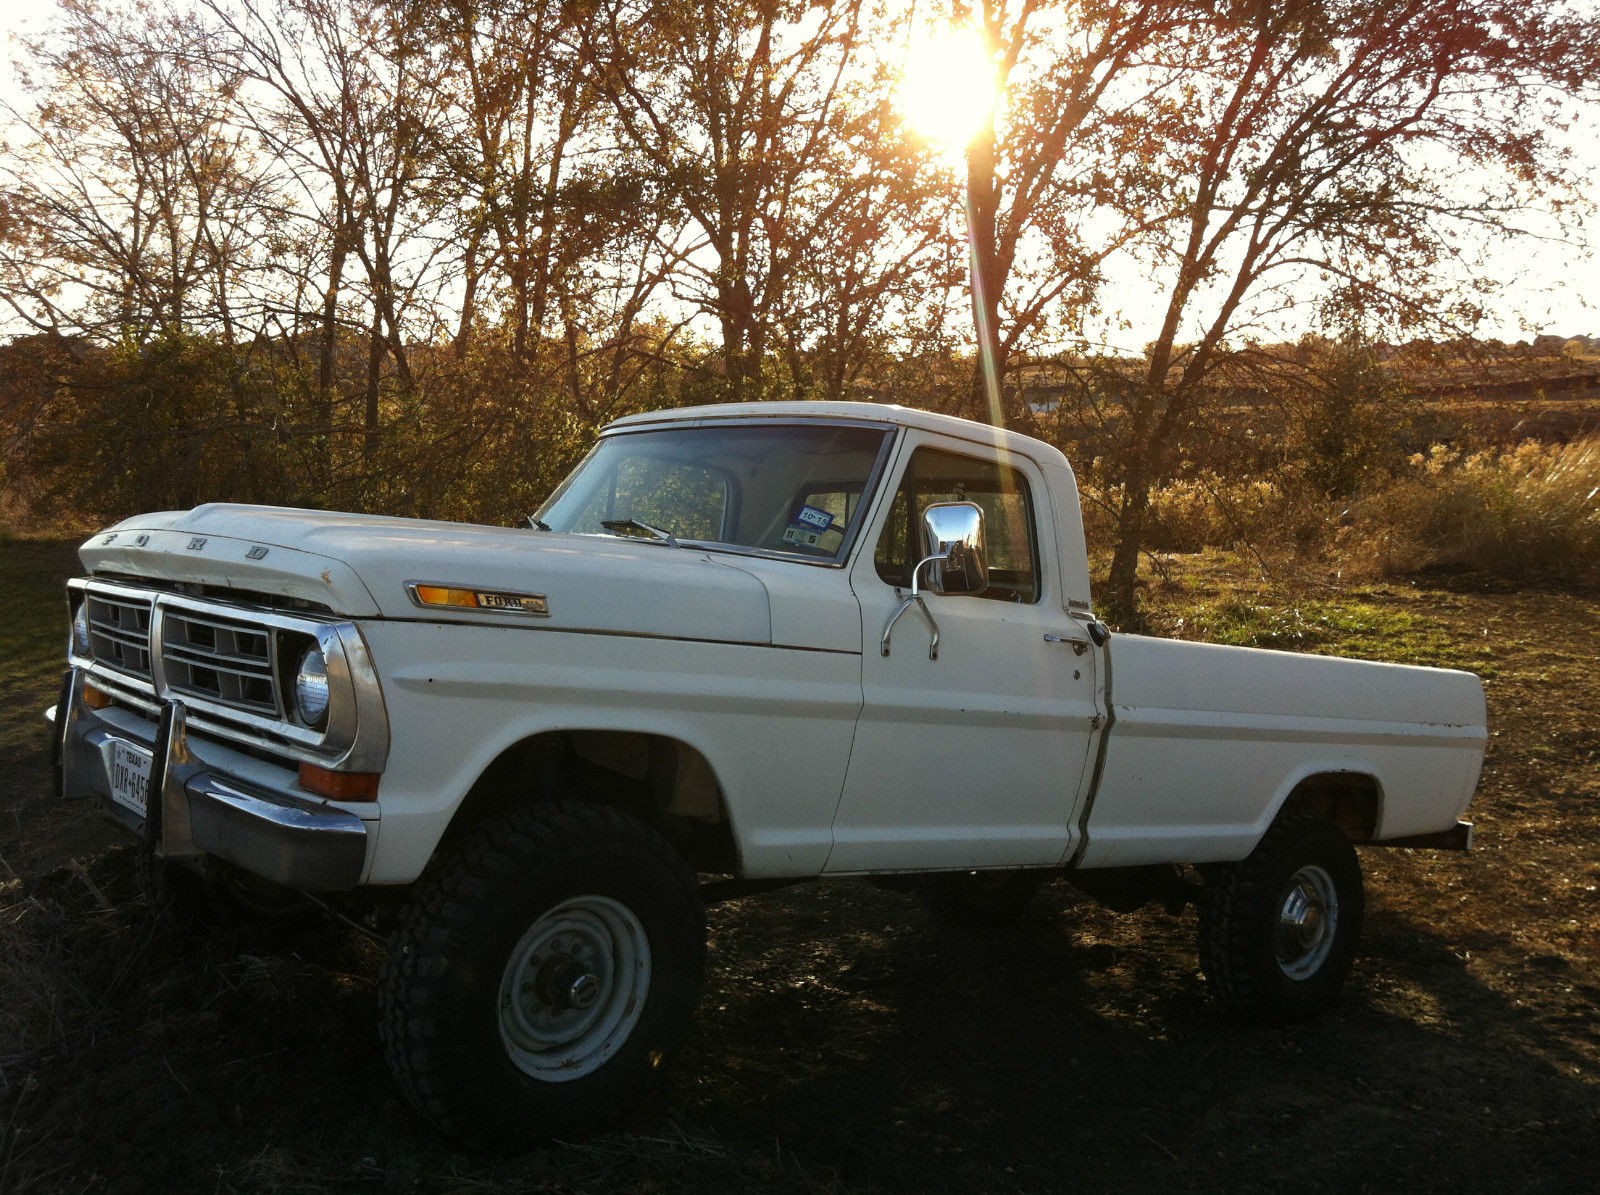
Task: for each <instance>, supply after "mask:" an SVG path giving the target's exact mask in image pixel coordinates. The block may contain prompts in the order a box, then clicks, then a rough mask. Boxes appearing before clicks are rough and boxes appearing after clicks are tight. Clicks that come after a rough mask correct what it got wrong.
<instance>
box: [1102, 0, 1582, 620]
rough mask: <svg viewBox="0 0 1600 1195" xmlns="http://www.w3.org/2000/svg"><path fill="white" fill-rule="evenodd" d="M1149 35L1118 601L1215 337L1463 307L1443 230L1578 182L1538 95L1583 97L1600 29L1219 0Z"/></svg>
mask: <svg viewBox="0 0 1600 1195" xmlns="http://www.w3.org/2000/svg"><path fill="white" fill-rule="evenodd" d="M1160 55H1161V57H1160V59H1159V61H1160V62H1161V64H1162V65H1164V66H1166V67H1168V68H1175V69H1177V70H1179V71H1180V72H1181V77H1182V78H1183V80H1184V85H1183V88H1182V90H1181V92H1177V93H1173V94H1172V95H1170V96H1168V97H1165V98H1164V99H1163V101H1162V103H1161V108H1160V110H1159V112H1158V113H1157V114H1155V115H1156V117H1157V119H1155V120H1154V121H1153V127H1154V128H1155V129H1157V130H1159V132H1160V136H1159V138H1158V139H1157V140H1156V141H1155V142H1153V145H1154V147H1155V154H1156V164H1157V168H1158V170H1159V172H1160V173H1161V174H1163V175H1165V176H1167V177H1170V178H1171V179H1172V180H1173V182H1174V185H1173V187H1172V190H1171V192H1170V194H1171V197H1172V199H1173V201H1174V202H1173V204H1172V208H1171V212H1172V216H1171V219H1170V220H1169V221H1168V222H1167V223H1166V224H1165V225H1164V226H1163V228H1162V229H1161V230H1160V235H1159V236H1158V237H1153V238H1151V239H1149V240H1147V241H1146V242H1144V245H1143V253H1144V255H1145V259H1146V260H1147V262H1148V263H1149V264H1150V265H1151V266H1152V267H1153V268H1154V270H1155V271H1156V277H1157V279H1158V280H1159V282H1160V284H1161V289H1162V291H1163V293H1164V295H1165V300H1164V302H1163V303H1162V304H1161V306H1160V322H1159V325H1158V326H1157V328H1156V330H1155V334H1154V336H1153V338H1152V339H1151V341H1150V344H1149V347H1148V350H1147V355H1146V360H1145V363H1144V367H1143V369H1142V371H1141V373H1140V375H1139V376H1138V377H1137V379H1136V380H1134V382H1133V384H1132V385H1130V386H1129V387H1128V391H1127V395H1126V401H1127V418H1126V421H1125V425H1124V431H1123V443H1122V449H1121V468H1120V478H1119V481H1120V490H1121V492H1120V499H1119V506H1118V509H1117V542H1116V548H1115V553H1114V557H1113V560H1112V564H1111V572H1110V577H1109V586H1108V590H1109V593H1108V596H1109V599H1110V604H1111V606H1112V608H1113V609H1114V610H1115V611H1117V612H1118V613H1119V614H1120V615H1121V616H1123V617H1129V616H1131V615H1132V613H1133V611H1134V605H1135V597H1136V592H1135V586H1136V582H1137V574H1138V564H1139V553H1140V549H1141V546H1142V543H1143V539H1144V533H1145V524H1146V514H1147V512H1148V507H1149V493H1150V487H1151V485H1152V484H1153V483H1154V482H1155V481H1157V480H1158V479H1159V477H1160V476H1161V475H1162V473H1163V471H1164V470H1165V469H1166V468H1167V467H1168V465H1169V462H1170V459H1171V454H1172V452H1173V450H1174V448H1175V446H1176V444H1177V442H1178V439H1179V437H1180V436H1181V434H1182V433H1183V431H1184V430H1185V428H1186V426H1187V425H1188V423H1189V422H1190V420H1191V419H1192V417H1193V414H1194V411H1195V409H1196V407H1197V405H1198V404H1199V403H1200V402H1201V400H1202V399H1203V397H1204V395H1205V394H1206V392H1207V385H1208V381H1209V379H1210V378H1211V376H1212V374H1213V373H1214V372H1215V371H1216V370H1217V369H1218V368H1219V367H1221V366H1222V365H1223V364H1225V363H1226V362H1227V361H1228V359H1229V356H1230V352H1229V350H1230V344H1236V342H1237V341H1238V340H1239V339H1240V338H1243V337H1247V336H1249V335H1250V334H1251V332H1252V329H1255V328H1260V327H1264V326H1267V321H1270V320H1271V319H1272V318H1273V317H1274V316H1275V315H1276V314H1278V313H1281V312H1282V311H1284V310H1285V309H1286V308H1289V307H1292V306H1294V305H1296V304H1301V305H1311V304H1317V303H1322V304H1337V305H1339V306H1340V307H1341V308H1343V309H1345V310H1350V309H1352V308H1355V309H1359V310H1360V311H1361V312H1363V313H1365V315H1366V316H1367V317H1369V318H1372V319H1377V320H1383V321H1387V322H1389V323H1390V324H1394V325H1399V326H1410V327H1435V328H1437V327H1439V326H1441V325H1442V324H1449V323H1458V322H1459V321H1461V320H1470V319H1471V318H1472V317H1473V316H1474V314H1475V309H1474V307H1473V305H1472V303H1471V300H1470V297H1469V298H1468V299H1465V300H1462V299H1460V298H1456V299H1452V297H1451V294H1452V290H1454V288H1457V287H1459V286H1460V284H1461V282H1462V279H1461V278H1460V276H1459V274H1458V273H1457V272H1456V271H1454V270H1453V268H1452V263H1453V262H1454V260H1455V257H1456V254H1457V250H1458V242H1457V241H1456V239H1455V238H1456V237H1457V235H1458V234H1459V233H1461V231H1462V230H1463V229H1475V228H1481V227H1483V226H1485V225H1494V224H1497V223H1498V222H1499V221H1501V220H1503V219H1505V218H1506V217H1507V216H1509V215H1510V213H1512V212H1514V211H1516V210H1517V209H1518V208H1520V207H1522V206H1523V205H1525V204H1527V203H1529V202H1531V201H1532V200H1534V199H1537V198H1539V197H1543V198H1546V199H1550V198H1555V197H1559V196H1562V195H1568V196H1570V195H1572V194H1573V193H1574V192H1575V190H1576V184H1577V183H1578V181H1579V180H1578V179H1576V178H1575V177H1574V175H1573V174H1572V172H1571V167H1570V165H1569V164H1568V163H1566V162H1565V161H1563V159H1562V157H1561V155H1560V154H1559V152H1558V151H1557V150H1556V148H1555V146H1554V145H1553V143H1551V142H1550V141H1549V140H1548V138H1547V136H1546V130H1547V122H1548V120H1549V110H1548V107H1547V106H1546V102H1547V101H1549V100H1551V99H1552V98H1554V97H1555V96H1558V95H1560V96H1579V95H1585V94H1587V95H1589V96H1591V97H1592V96H1593V95H1594V83H1593V80H1594V79H1595V78H1596V77H1597V76H1600V31H1597V28H1596V26H1595V24H1594V23H1593V22H1592V21H1582V20H1577V19H1573V18H1571V17H1568V16H1566V15H1564V9H1563V8H1562V7H1561V6H1560V5H1559V4H1556V3H1550V2H1546V0H1529V2H1520V3H1509V2H1506V3H1503V2H1500V0H1492V2H1488V3H1484V2H1475V3H1464V2H1461V0H1403V2H1401V3H1397V4H1391V5H1383V6H1373V5H1368V4H1364V3H1356V2H1354V0H1349V2H1346V0H1331V2H1330V0H1323V2H1320V3H1308V4H1296V5H1292V6H1287V7H1282V6H1273V5H1237V6H1220V7H1219V8H1218V10H1217V11H1216V13H1215V14H1214V15H1212V16H1211V17H1209V18H1208V19H1205V20H1197V21H1194V22H1192V23H1190V24H1189V25H1187V26H1186V27H1184V28H1183V29H1181V30H1178V31H1175V32H1174V33H1172V34H1171V35H1169V36H1168V37H1166V38H1165V40H1164V41H1163V43H1162V44H1161V47H1160ZM1485 188H1488V189H1485ZM1454 293H1455V294H1456V295H1457V296H1459V294H1460V291H1459V290H1454Z"/></svg>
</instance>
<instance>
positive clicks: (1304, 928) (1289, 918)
mask: <svg viewBox="0 0 1600 1195" xmlns="http://www.w3.org/2000/svg"><path fill="white" fill-rule="evenodd" d="M1338 930H1339V892H1338V889H1337V888H1336V887H1335V886H1334V883H1333V876H1331V875H1329V874H1328V872H1327V870H1326V869H1324V868H1321V867H1318V866H1317V865H1316V864H1314V863H1308V864H1307V865H1306V866H1304V867H1302V868H1301V869H1300V870H1299V871H1297V872H1295V873H1294V875H1292V876H1290V877H1289V882H1288V884H1287V885H1285V886H1284V889H1283V895H1282V896H1281V897H1280V898H1279V900H1278V914H1277V921H1276V924H1275V925H1274V927H1273V952H1274V954H1275V955H1276V957H1277V960H1278V969H1279V970H1280V971H1282V972H1283V973H1284V974H1285V975H1287V976H1288V977H1289V978H1290V979H1308V978H1310V977H1311V976H1312V975H1315V974H1316V973H1317V971H1318V970H1320V969H1321V967H1322V965H1323V964H1324V963H1326V962H1327V961H1328V955H1329V954H1331V953H1332V952H1333V940H1334V937H1335V936H1336V935H1337V933H1338Z"/></svg>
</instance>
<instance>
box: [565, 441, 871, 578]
mask: <svg viewBox="0 0 1600 1195" xmlns="http://www.w3.org/2000/svg"><path fill="white" fill-rule="evenodd" d="M888 436H889V433H888V432H887V431H886V430H884V429H882V428H875V427H839V426H829V425H826V424H800V425H791V426H776V425H756V426H735V427H716V426H711V427H704V426H702V427H680V428H665V429H657V430H648V431H637V432H620V433H617V434H614V435H610V436H607V437H606V438H605V439H603V440H601V441H600V443H599V444H598V445H596V446H595V449H594V451H593V452H591V453H590V454H589V456H588V457H587V458H586V459H585V460H584V462H583V463H582V464H581V465H579V466H578V467H577V469H576V470H574V471H573V473H572V476H570V477H568V478H567V480H566V481H565V482H563V483H562V485H561V488H560V489H558V490H556V492H555V493H554V494H553V495H552V496H551V498H550V500H549V501H548V502H546V503H545V504H544V506H543V508H541V509H540V511H539V513H538V516H537V517H538V519H539V520H540V521H541V522H543V523H544V524H545V525H546V526H548V527H549V528H550V530H552V531H571V532H578V533H580V534H588V535H617V534H620V535H641V536H643V537H644V538H651V539H659V540H661V541H662V542H670V541H668V540H667V538H666V537H671V539H674V540H682V541H688V542H693V543H699V544H721V545H726V546H728V547H734V548H751V549H756V550H758V551H763V552H781V553H785V554H790V555H795V556H801V557H804V558H807V559H812V560H824V559H825V560H834V559H837V558H838V556H839V553H840V551H841V550H842V549H843V547H844V545H845V544H846V543H847V542H848V541H849V537H850V533H851V531H852V530H854V527H855V524H856V521H857V520H858V519H859V518H860V516H861V508H862V504H863V498H864V497H870V495H868V494H867V493H866V490H867V485H868V483H869V481H870V480H871V478H872V475H873V471H874V467H875V466H876V465H877V462H878V455H879V453H880V452H881V451H882V449H883V446H884V444H885V443H886V441H887V439H888ZM653 533H664V535H661V534H653Z"/></svg>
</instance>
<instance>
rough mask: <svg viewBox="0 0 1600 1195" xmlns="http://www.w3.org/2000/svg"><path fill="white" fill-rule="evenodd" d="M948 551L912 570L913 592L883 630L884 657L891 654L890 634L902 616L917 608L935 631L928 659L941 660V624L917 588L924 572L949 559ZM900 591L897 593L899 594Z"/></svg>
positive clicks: (926, 560)
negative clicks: (925, 569) (918, 580)
mask: <svg viewBox="0 0 1600 1195" xmlns="http://www.w3.org/2000/svg"><path fill="white" fill-rule="evenodd" d="M949 556H950V553H949V552H948V551H944V552H938V553H935V554H934V555H932V556H928V557H925V558H923V559H922V560H920V561H918V562H917V567H916V568H914V569H912V570H911V592H910V593H909V594H907V595H905V596H904V597H902V598H901V599H900V604H899V605H898V606H896V607H895V611H894V613H893V614H891V615H889V622H888V624H887V625H885V626H884V628H883V640H882V642H881V643H880V644H879V647H880V648H881V649H882V652H883V654H884V655H888V654H889V634H890V632H892V631H893V630H894V624H895V623H897V622H899V621H900V616H901V615H902V614H904V613H905V612H906V611H907V610H909V609H911V607H912V606H915V607H916V608H917V609H918V610H921V611H922V617H924V618H926V619H927V620H928V626H929V628H930V629H931V630H932V631H933V638H932V639H930V640H929V641H928V659H930V660H937V659H938V658H939V624H938V623H937V622H935V621H934V618H933V613H932V611H930V610H929V609H928V603H927V602H925V601H923V600H922V593H921V590H920V589H919V588H918V587H917V578H918V577H920V576H921V575H922V570H923V569H924V568H925V567H927V566H928V565H930V564H933V563H934V562H935V561H939V560H947V559H949ZM899 592H900V591H899V590H898V589H896V590H895V593H899Z"/></svg>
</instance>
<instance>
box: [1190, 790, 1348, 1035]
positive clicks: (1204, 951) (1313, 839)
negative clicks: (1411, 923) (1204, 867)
mask: <svg viewBox="0 0 1600 1195" xmlns="http://www.w3.org/2000/svg"><path fill="white" fill-rule="evenodd" d="M1362 912H1363V895H1362V886H1361V864H1360V861H1359V860H1358V859H1357V858H1356V852H1355V848H1354V847H1352V846H1351V845H1350V843H1349V841H1348V840H1347V839H1346V838H1345V836H1344V834H1343V833H1341V832H1340V830H1339V829H1338V828H1337V827H1336V826H1334V825H1332V824H1331V823H1329V822H1327V821H1325V820H1323V819H1322V818H1320V817H1316V816H1314V815H1312V814H1306V813H1288V814H1284V815H1283V816H1281V817H1279V818H1278V820H1277V821H1276V822H1274V823H1273V825H1272V828H1271V829H1270V830H1268V831H1267V833H1266V835H1265V836H1264V837H1263V838H1262V840H1261V842H1260V843H1259V844H1257V846H1256V849H1255V850H1253V851H1252V852H1250V854H1249V855H1248V856H1247V857H1246V858H1244V859H1243V860H1241V861H1240V862H1238V863H1235V864H1231V865H1229V866H1227V867H1225V868H1221V869H1218V870H1217V871H1216V872H1214V873H1213V874H1212V875H1211V877H1210V878H1209V879H1208V881H1207V883H1206V887H1205V891H1204V894H1203V896H1202V898H1201V902H1200V967H1201V970H1203V971H1204V972H1205V975H1206V978H1207V979H1208V980H1209V981H1210V983H1211V987H1212V990H1213V991H1214V992H1215V993H1216V995H1217V997H1218V999H1220V1000H1221V1001H1222V1003H1223V1004H1225V1005H1227V1006H1228V1007H1229V1008H1231V1009H1233V1010H1234V1011H1235V1012H1237V1013H1239V1014H1241V1015H1243V1016H1245V1017H1248V1018H1250V1019H1252V1020H1258V1021H1265V1022H1268V1023H1283V1022H1288V1021H1299V1020H1304V1019H1305V1018H1307V1017H1311V1016H1315V1015H1316V1014H1317V1013H1320V1012H1322V1011H1324V1010H1325V1009H1327V1008H1329V1007H1330V1006H1331V1005H1333V1004H1334V1003H1335V1002H1336V1001H1337V1000H1338V998H1339V993H1340V990H1341V989H1342V988H1343V986H1344V982H1345V978H1346V976H1348V975H1349V973H1350V964H1351V963H1352V961H1353V960H1354V958H1355V952H1356V946H1357V944H1358V942H1359V941H1360V938H1361V920H1362Z"/></svg>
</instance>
